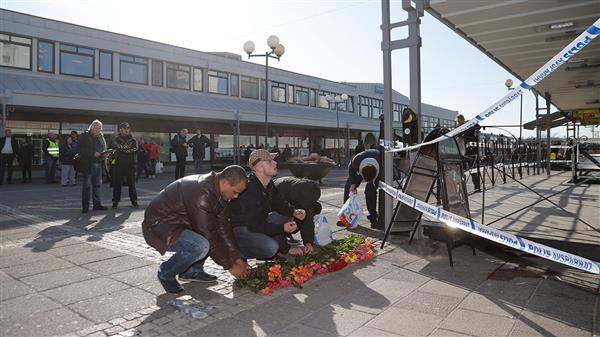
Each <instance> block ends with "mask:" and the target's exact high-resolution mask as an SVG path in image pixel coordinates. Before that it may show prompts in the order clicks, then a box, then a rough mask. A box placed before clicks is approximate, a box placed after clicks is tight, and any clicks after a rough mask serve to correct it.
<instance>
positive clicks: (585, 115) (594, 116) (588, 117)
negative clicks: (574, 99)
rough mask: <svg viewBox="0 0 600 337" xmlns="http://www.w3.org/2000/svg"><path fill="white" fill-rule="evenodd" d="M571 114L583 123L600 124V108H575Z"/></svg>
mask: <svg viewBox="0 0 600 337" xmlns="http://www.w3.org/2000/svg"><path fill="white" fill-rule="evenodd" d="M569 114H570V115H571V117H572V118H573V119H575V120H577V121H578V122H580V123H581V125H597V124H600V108H593V109H580V110H573V111H570V112H569Z"/></svg>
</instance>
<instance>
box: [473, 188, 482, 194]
mask: <svg viewBox="0 0 600 337" xmlns="http://www.w3.org/2000/svg"><path fill="white" fill-rule="evenodd" d="M479 192H481V188H476V189H474V190H473V193H479Z"/></svg>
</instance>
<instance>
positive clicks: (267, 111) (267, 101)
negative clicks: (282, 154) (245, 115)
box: [265, 53, 269, 149]
mask: <svg viewBox="0 0 600 337" xmlns="http://www.w3.org/2000/svg"><path fill="white" fill-rule="evenodd" d="M265 59H266V62H265V149H267V137H268V136H269V120H268V118H267V116H268V113H269V53H267V54H266V56H265Z"/></svg>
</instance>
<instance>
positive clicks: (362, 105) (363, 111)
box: [358, 96, 371, 117]
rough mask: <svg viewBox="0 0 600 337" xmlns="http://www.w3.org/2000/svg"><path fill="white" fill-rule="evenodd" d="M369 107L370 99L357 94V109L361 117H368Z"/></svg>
mask: <svg viewBox="0 0 600 337" xmlns="http://www.w3.org/2000/svg"><path fill="white" fill-rule="evenodd" d="M370 109H371V99H370V98H369V97H365V96H358V110H359V113H360V116H361V117H369V110H370Z"/></svg>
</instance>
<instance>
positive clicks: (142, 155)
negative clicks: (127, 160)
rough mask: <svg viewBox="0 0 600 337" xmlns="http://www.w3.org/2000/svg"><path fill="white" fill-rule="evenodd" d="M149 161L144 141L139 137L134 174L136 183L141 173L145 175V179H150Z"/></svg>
mask: <svg viewBox="0 0 600 337" xmlns="http://www.w3.org/2000/svg"><path fill="white" fill-rule="evenodd" d="M149 159H150V156H149V155H148V150H146V141H145V140H144V137H140V141H139V142H138V150H137V170H136V173H135V181H136V182H137V181H138V180H139V179H140V174H142V171H144V173H146V178H149V177H150V168H149V167H148V165H149V164H148V163H149Z"/></svg>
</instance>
